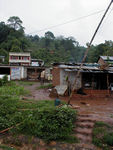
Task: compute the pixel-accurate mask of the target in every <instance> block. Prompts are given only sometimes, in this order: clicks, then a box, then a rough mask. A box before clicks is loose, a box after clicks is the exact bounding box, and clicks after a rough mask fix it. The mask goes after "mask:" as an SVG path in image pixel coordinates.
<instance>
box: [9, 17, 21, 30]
mask: <svg viewBox="0 0 113 150" xmlns="http://www.w3.org/2000/svg"><path fill="white" fill-rule="evenodd" d="M8 25H9V26H10V27H11V28H14V29H15V30H23V29H24V27H23V26H22V21H21V20H20V18H19V17H17V16H12V17H10V18H9V19H8Z"/></svg>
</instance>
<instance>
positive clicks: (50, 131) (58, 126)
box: [19, 108, 76, 141]
mask: <svg viewBox="0 0 113 150" xmlns="http://www.w3.org/2000/svg"><path fill="white" fill-rule="evenodd" d="M75 119H76V112H75V111H74V110H72V109H69V108H51V109H49V108H44V109H39V110H35V111H33V112H31V113H29V115H28V117H27V118H26V119H25V121H24V122H23V124H22V125H21V126H20V129H19V130H20V132H22V133H26V134H30V135H35V136H38V137H40V138H43V139H45V140H47V141H50V140H61V139H62V140H65V139H66V138H67V137H68V136H69V135H70V134H71V132H72V129H73V122H74V121H75Z"/></svg>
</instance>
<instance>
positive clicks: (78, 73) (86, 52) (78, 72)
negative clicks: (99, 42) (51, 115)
mask: <svg viewBox="0 0 113 150" xmlns="http://www.w3.org/2000/svg"><path fill="white" fill-rule="evenodd" d="M112 3H113V0H111V1H110V4H109V5H108V7H107V9H106V11H105V13H104V15H103V17H102V18H101V20H100V22H99V24H98V26H97V28H96V30H95V32H94V34H93V36H92V38H91V40H90V42H89V44H88V48H87V49H86V51H85V54H84V57H83V59H82V62H81V65H80V68H79V70H78V71H77V74H76V77H75V81H74V85H73V88H72V92H71V95H70V97H69V100H68V104H70V101H71V98H72V96H73V93H74V90H75V85H76V83H77V79H78V77H79V75H80V71H81V69H82V66H83V63H84V62H85V60H86V57H87V54H88V52H89V50H90V47H91V44H92V42H93V40H94V38H95V36H96V34H97V32H98V30H99V28H100V26H101V24H102V22H103V20H104V18H105V17H106V14H107V13H108V11H109V9H110V7H111V5H112Z"/></svg>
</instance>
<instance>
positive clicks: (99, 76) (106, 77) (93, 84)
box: [52, 63, 113, 94]
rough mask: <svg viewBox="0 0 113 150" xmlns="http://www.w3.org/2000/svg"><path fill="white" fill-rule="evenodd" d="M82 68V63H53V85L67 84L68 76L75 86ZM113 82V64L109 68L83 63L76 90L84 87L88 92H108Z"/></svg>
mask: <svg viewBox="0 0 113 150" xmlns="http://www.w3.org/2000/svg"><path fill="white" fill-rule="evenodd" d="M79 68H80V64H66V63H54V64H53V71H52V74H53V85H54V86H58V85H59V86H63V85H67V80H66V78H67V77H68V81H69V82H70V84H71V88H72V87H73V84H74V80H75V77H76V74H77V72H78V70H79ZM112 83H113V66H109V67H108V68H107V69H101V65H100V64H97V63H94V64H87V63H85V64H83V66H82V68H81V70H80V75H79V77H78V78H77V82H76V85H75V90H76V91H78V90H79V89H83V91H84V92H85V93H86V94H87V93H90V92H91V93H94V94H95V93H99V92H100V93H108V92H109V87H110V85H111V84H112Z"/></svg>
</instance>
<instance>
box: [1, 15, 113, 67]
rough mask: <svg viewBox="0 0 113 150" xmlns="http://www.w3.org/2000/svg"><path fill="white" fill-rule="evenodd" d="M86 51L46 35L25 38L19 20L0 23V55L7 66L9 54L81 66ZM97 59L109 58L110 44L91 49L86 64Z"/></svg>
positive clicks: (75, 43)
mask: <svg viewBox="0 0 113 150" xmlns="http://www.w3.org/2000/svg"><path fill="white" fill-rule="evenodd" d="M85 50H86V48H85V47H84V46H80V45H79V42H78V41H76V39H75V38H74V37H67V38H65V37H63V36H59V37H55V35H54V34H53V33H52V32H50V31H48V32H46V33H45V35H44V37H39V36H38V35H34V36H33V35H26V34H25V32H24V27H23V26H22V21H21V20H20V18H19V17H16V16H13V17H10V18H9V19H8V21H7V23H5V22H0V55H4V56H6V60H5V63H8V53H9V52H24V51H30V52H31V55H32V58H37V59H43V60H44V61H45V64H46V65H49V64H51V63H53V62H70V61H71V62H81V60H82V58H83V55H84V52H85ZM100 55H111V56H113V42H112V41H105V43H102V44H99V45H96V46H92V47H91V49H90V51H89V54H88V57H87V60H86V61H87V62H96V61H97V59H98V57H99V56H100Z"/></svg>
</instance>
